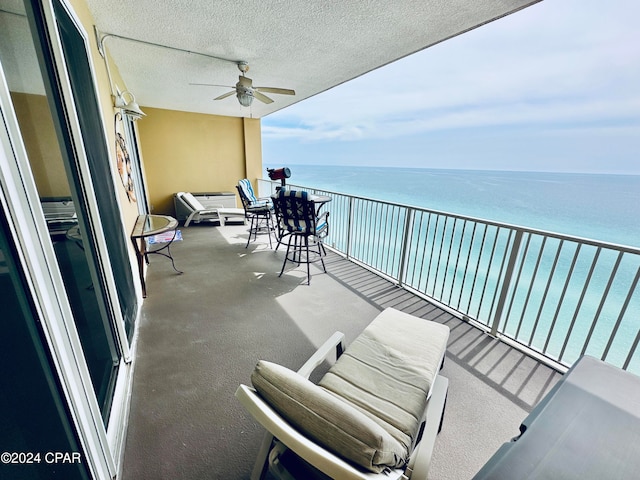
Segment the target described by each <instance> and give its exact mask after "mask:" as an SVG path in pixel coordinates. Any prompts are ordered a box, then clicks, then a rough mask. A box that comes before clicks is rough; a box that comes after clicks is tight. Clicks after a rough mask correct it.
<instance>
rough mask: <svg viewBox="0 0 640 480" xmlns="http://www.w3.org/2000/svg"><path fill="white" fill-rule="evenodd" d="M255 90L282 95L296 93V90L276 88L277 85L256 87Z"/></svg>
mask: <svg viewBox="0 0 640 480" xmlns="http://www.w3.org/2000/svg"><path fill="white" fill-rule="evenodd" d="M254 90H257V91H259V92H267V93H279V94H280V95H295V94H296V92H295V90H290V89H288V88H275V87H255V88H254Z"/></svg>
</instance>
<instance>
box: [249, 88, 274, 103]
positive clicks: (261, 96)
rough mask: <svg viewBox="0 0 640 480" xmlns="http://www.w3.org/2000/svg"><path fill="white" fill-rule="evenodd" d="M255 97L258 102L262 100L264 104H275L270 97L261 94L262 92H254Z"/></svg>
mask: <svg viewBox="0 0 640 480" xmlns="http://www.w3.org/2000/svg"><path fill="white" fill-rule="evenodd" d="M253 96H254V97H255V98H257V99H258V100H260V101H261V102H262V103H273V100H271V99H270V98H269V97H267V96H266V95H263V94H261V93H260V92H257V91H255V90H254V91H253Z"/></svg>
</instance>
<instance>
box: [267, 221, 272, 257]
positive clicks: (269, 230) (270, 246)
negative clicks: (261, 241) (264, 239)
mask: <svg viewBox="0 0 640 480" xmlns="http://www.w3.org/2000/svg"><path fill="white" fill-rule="evenodd" d="M272 225H273V222H272V221H271V214H268V215H267V235H269V248H270V249H272V250H273V243H271V231H272Z"/></svg>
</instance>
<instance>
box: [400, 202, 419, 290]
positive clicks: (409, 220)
mask: <svg viewBox="0 0 640 480" xmlns="http://www.w3.org/2000/svg"><path fill="white" fill-rule="evenodd" d="M414 214H415V210H414V209H413V208H408V209H407V216H406V218H405V221H404V234H403V237H404V238H403V240H402V251H401V252H400V271H399V272H398V286H400V287H401V286H402V285H403V284H404V279H405V273H406V268H407V267H406V264H407V256H408V255H409V238H410V237H411V232H412V231H413V229H412V228H411V226H412V225H413V218H414Z"/></svg>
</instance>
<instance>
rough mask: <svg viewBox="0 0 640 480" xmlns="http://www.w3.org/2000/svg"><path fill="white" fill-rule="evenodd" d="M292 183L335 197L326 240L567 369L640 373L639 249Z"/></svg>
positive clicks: (268, 187) (266, 187)
mask: <svg viewBox="0 0 640 480" xmlns="http://www.w3.org/2000/svg"><path fill="white" fill-rule="evenodd" d="M260 182H261V185H260V186H261V190H267V191H273V190H274V189H275V186H276V184H275V183H273V182H269V181H262V180H261V181H260ZM262 182H264V183H262ZM289 188H300V189H304V190H307V191H309V192H311V193H314V194H322V195H330V196H331V197H332V199H333V200H332V202H331V203H330V204H329V205H328V207H325V208H329V210H330V211H331V216H330V222H329V223H330V233H329V236H328V237H327V239H326V240H325V244H326V245H327V246H329V247H331V248H333V249H334V250H335V251H337V252H339V253H341V254H343V255H345V256H346V257H348V258H349V259H351V260H353V261H356V262H358V263H360V264H362V265H364V266H366V267H367V268H369V269H372V270H374V271H376V272H378V273H380V274H382V275H384V276H385V277H387V278H389V279H391V280H393V281H394V282H397V284H398V285H400V286H402V287H404V288H407V289H410V290H411V291H413V292H415V293H417V294H420V295H423V296H425V297H427V298H429V299H431V300H435V301H436V302H437V303H438V304H440V305H441V306H444V307H445V308H447V309H448V310H450V311H451V312H452V313H454V314H456V315H457V316H460V317H461V318H464V319H466V320H467V321H470V322H473V323H475V324H477V325H478V326H480V327H481V328H484V329H486V330H487V331H488V332H490V333H491V334H492V335H494V336H497V337H500V338H502V339H503V340H506V341H509V342H510V343H513V344H514V345H516V346H518V347H521V348H523V349H525V350H528V351H529V352H530V353H532V354H534V355H536V356H539V357H541V358H542V359H543V360H545V361H546V362H547V363H549V364H551V365H552V366H554V367H555V368H557V369H559V370H566V368H568V367H569V366H571V364H573V362H575V361H576V360H577V359H578V358H579V357H580V356H581V355H583V354H588V355H592V356H594V357H597V358H601V359H602V360H604V361H606V362H608V363H610V364H613V365H616V366H618V367H620V368H623V369H625V370H629V371H633V372H636V373H640V355H638V354H636V352H637V350H638V342H639V341H640V289H639V288H638V280H639V278H640V249H638V248H633V247H627V246H622V245H615V244H610V243H604V242H599V241H595V240H589V239H584V238H578V237H572V236H569V235H562V234H558V233H552V232H546V231H541V230H536V229H532V228H525V227H520V226H515V225H509V224H504V223H499V222H493V221H489V220H483V219H478V218H472V217H466V216H463V215H455V214H451V213H445V212H439V211H434V210H428V209H425V208H419V207H413V206H408V205H401V204H395V203H390V202H384V201H378V200H373V199H369V198H362V197H357V196H353V195H346V194H342V193H336V192H331V191H327V190H318V189H314V188H309V187H303V186H295V185H291V186H289ZM630 220H631V219H630Z"/></svg>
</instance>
